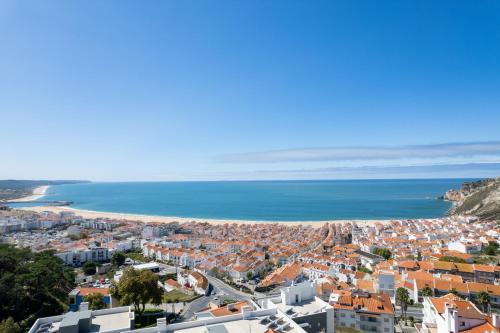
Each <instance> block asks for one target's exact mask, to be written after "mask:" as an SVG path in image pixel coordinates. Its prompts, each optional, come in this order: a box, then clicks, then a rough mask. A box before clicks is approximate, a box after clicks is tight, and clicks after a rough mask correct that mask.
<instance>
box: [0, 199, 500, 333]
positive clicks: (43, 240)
mask: <svg viewBox="0 0 500 333" xmlns="http://www.w3.org/2000/svg"><path fill="white" fill-rule="evenodd" d="M0 237H1V238H0V240H1V242H2V243H4V244H9V245H10V246H12V247H15V248H23V249H26V248H27V249H30V250H31V251H32V252H42V251H46V250H51V251H52V253H53V255H54V256H55V257H57V258H59V259H60V261H61V262H62V263H63V264H64V265H65V266H67V267H69V268H71V269H73V270H74V273H75V275H74V279H75V281H74V283H75V287H74V288H73V289H72V290H70V291H69V292H68V293H67V297H66V302H67V310H69V312H66V313H60V314H57V315H56V316H53V317H50V316H49V317H42V318H38V319H37V320H36V321H34V323H32V325H31V327H30V329H29V333H45V332H61V333H64V332H82V333H90V332H102V333H104V332H115V333H117V332H134V333H149V332H266V333H270V332H328V333H331V332H366V333H368V332H380V333H389V332H405V333H409V332H419V333H448V332H454V333H456V332H467V333H469V332H474V333H476V332H477V333H480V332H498V331H499V327H500V316H499V314H497V313H500V311H499V310H500V285H499V282H500V266H498V262H499V258H500V257H498V256H497V255H498V254H499V251H498V247H499V238H500V229H499V228H498V226H497V223H496V222H488V221H482V220H480V219H477V218H474V217H467V216H454V217H443V218H439V219H428V220H426V219H419V220H394V221H381V222H374V223H363V222H349V223H325V224H323V225H322V226H321V227H313V226H310V225H300V224H299V225H297V226H289V225H284V224H281V225H280V224H279V223H255V224H236V223H233V224H223V225H216V224H209V223H199V222H194V221H193V222H190V223H178V222H173V223H142V222H138V221H129V220H111V219H104V218H103V219H84V218H81V217H79V216H77V215H75V214H74V213H71V212H61V213H59V214H56V213H51V212H43V213H34V212H29V211H23V210H18V209H10V208H7V207H2V209H1V210H0ZM140 272H144V273H145V274H146V273H147V274H149V275H144V276H142V275H140V274H139V273H140ZM134 274H136V275H137V276H136V277H137V278H138V279H139V280H140V279H143V280H147V279H149V277H148V276H153V277H154V279H153V280H152V281H153V282H152V285H150V286H149V287H148V288H149V289H154V290H156V289H158V292H159V299H158V297H156V296H155V295H153V294H151V295H150V296H148V297H147V299H146V300H144V301H143V302H142V303H143V306H142V308H141V306H137V304H136V303H137V302H135V301H133V300H130V298H127V297H124V296H123V295H124V294H125V295H126V293H127V291H126V290H125V289H121V288H126V283H125V282H123V283H122V282H121V281H122V280H123V281H126V282H127V283H131V282H130V281H134V280H133V279H134V276H133V275H134ZM123 290H125V291H123ZM139 303H140V302H139ZM145 318H146V319H145Z"/></svg>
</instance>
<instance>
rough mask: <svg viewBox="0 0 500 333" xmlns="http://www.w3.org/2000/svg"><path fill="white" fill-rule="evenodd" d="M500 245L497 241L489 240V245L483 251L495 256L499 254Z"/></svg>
mask: <svg viewBox="0 0 500 333" xmlns="http://www.w3.org/2000/svg"><path fill="white" fill-rule="evenodd" d="M498 247H499V245H498V243H497V242H494V241H489V242H488V245H487V246H486V247H485V248H484V249H483V252H484V254H487V255H489V256H494V255H496V254H497V250H498Z"/></svg>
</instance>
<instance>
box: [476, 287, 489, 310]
mask: <svg viewBox="0 0 500 333" xmlns="http://www.w3.org/2000/svg"><path fill="white" fill-rule="evenodd" d="M477 302H478V303H479V304H480V305H481V306H482V307H483V312H486V311H487V309H488V305H489V304H490V295H489V294H488V293H487V292H486V291H481V292H479V294H477Z"/></svg>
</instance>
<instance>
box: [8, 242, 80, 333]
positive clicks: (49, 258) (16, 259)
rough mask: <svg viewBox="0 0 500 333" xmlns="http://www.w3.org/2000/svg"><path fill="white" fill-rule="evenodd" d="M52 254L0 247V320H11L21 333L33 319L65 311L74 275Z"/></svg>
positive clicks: (50, 252) (51, 252)
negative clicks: (19, 328) (18, 326)
mask: <svg viewBox="0 0 500 333" xmlns="http://www.w3.org/2000/svg"><path fill="white" fill-rule="evenodd" d="M54 254H55V252H54V251H43V252H37V253H33V252H31V251H30V250H29V249H18V248H15V247H13V246H10V245H7V244H0V300H1V302H0V321H3V320H5V319H7V318H9V317H12V319H13V320H14V322H17V323H18V324H19V325H20V326H21V330H23V331H24V330H27V328H28V327H29V326H31V325H32V324H33V322H34V321H35V320H36V318H38V317H46V316H53V315H57V314H61V313H62V312H64V311H65V310H66V308H65V306H64V304H65V303H66V300H67V295H68V292H70V291H71V290H72V289H73V288H74V285H75V284H74V281H75V274H74V272H73V271H72V269H69V268H67V267H66V266H65V265H64V263H63V261H62V260H61V259H59V258H57V257H56V256H54Z"/></svg>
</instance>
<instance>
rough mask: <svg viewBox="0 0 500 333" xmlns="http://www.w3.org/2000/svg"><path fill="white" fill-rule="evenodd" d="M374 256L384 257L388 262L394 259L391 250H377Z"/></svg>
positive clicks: (374, 251) (378, 248) (379, 248)
mask: <svg viewBox="0 0 500 333" xmlns="http://www.w3.org/2000/svg"><path fill="white" fill-rule="evenodd" d="M373 254H376V255H379V256H381V257H384V258H385V259H386V260H389V259H391V257H392V252H391V251H390V250H389V249H386V248H382V247H377V248H375V249H374V250H373Z"/></svg>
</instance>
